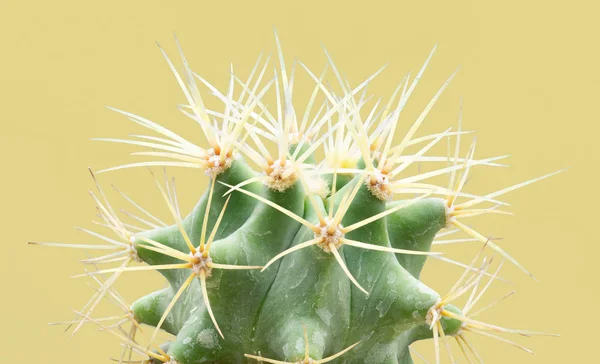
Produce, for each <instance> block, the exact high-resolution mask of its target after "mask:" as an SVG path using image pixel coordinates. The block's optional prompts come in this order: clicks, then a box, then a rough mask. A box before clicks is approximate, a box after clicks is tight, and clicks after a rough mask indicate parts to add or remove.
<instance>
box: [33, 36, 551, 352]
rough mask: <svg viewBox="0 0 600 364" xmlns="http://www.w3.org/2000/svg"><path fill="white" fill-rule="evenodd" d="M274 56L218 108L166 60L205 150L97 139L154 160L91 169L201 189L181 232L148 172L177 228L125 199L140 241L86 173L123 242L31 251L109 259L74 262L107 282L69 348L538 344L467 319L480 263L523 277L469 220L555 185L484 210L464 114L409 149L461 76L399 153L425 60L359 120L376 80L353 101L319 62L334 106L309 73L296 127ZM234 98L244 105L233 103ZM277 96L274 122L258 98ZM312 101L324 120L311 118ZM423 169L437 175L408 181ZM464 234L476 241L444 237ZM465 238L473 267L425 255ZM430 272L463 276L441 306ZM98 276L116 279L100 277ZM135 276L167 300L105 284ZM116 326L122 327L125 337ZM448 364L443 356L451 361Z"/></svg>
mask: <svg viewBox="0 0 600 364" xmlns="http://www.w3.org/2000/svg"><path fill="white" fill-rule="evenodd" d="M178 46H179V44H178ZM277 47H278V54H279V60H280V63H279V70H277V71H276V73H275V75H274V77H273V79H272V80H270V81H268V82H263V79H264V78H265V73H266V70H267V65H268V62H269V60H268V59H267V60H266V61H265V62H264V65H263V66H262V67H259V66H260V64H261V62H262V59H261V58H259V60H258V61H257V63H256V65H255V67H254V69H253V70H252V72H251V74H250V76H249V77H248V78H247V80H246V81H242V80H240V79H239V78H237V77H236V76H234V75H233V73H232V76H231V82H230V84H229V87H228V90H227V91H226V92H224V93H221V92H220V91H219V90H217V89H216V88H215V87H213V86H212V85H211V84H210V83H208V82H207V81H206V80H204V79H203V78H202V77H200V76H198V75H197V74H195V73H193V72H192V71H191V69H190V67H189V65H188V63H187V61H186V59H185V58H184V56H183V53H181V57H182V62H183V66H184V67H183V69H184V72H183V73H181V74H180V73H178V71H177V70H176V67H175V66H174V64H173V63H172V62H171V61H170V59H169V58H168V57H167V56H166V54H165V53H164V52H163V54H164V55H165V58H166V60H167V62H168V64H169V66H170V68H171V69H172V71H173V72H174V74H175V76H176V79H177V81H178V83H179V85H180V86H181V88H182V90H183V92H184V95H185V97H186V100H187V104H186V105H185V106H182V107H181V111H182V112H183V113H184V114H186V115H187V116H189V117H190V118H191V119H193V120H194V121H196V122H197V123H198V124H199V126H200V127H201V129H202V131H203V133H204V135H205V137H206V141H207V148H202V147H199V146H197V145H194V144H193V143H191V142H189V141H188V140H186V139H184V138H183V137H181V136H179V135H177V134H175V133H173V132H172V131H170V130H168V129H166V128H165V127H163V126H160V125H159V124H156V123H154V122H152V121H150V120H147V119H144V118H142V117H139V116H136V115H134V114H130V113H127V112H123V111H119V110H117V111H118V112H120V113H122V114H124V115H125V116H126V117H127V118H129V119H130V120H131V121H133V122H135V123H137V124H139V125H141V126H143V127H145V128H148V129H150V130H152V131H153V132H155V134H154V135H136V136H134V137H133V138H132V139H102V140H104V141H109V142H117V143H125V144H131V145H135V146H138V147H144V148H148V149H149V150H148V151H143V152H137V153H134V154H137V155H142V156H150V157H158V158H160V160H153V161H142V162H138V163H134V164H127V165H122V166H117V167H112V168H109V169H106V170H104V171H100V172H106V171H109V170H116V169H126V168H133V167H140V166H147V167H154V166H163V167H173V166H180V167H192V168H199V169H202V170H204V173H205V174H206V175H207V177H208V179H209V187H208V188H207V190H206V192H205V193H204V195H203V196H202V197H201V199H200V201H199V202H198V203H197V204H196V206H195V207H194V209H193V210H192V211H191V212H190V213H189V214H187V216H186V217H182V214H181V212H180V209H179V205H178V203H177V194H176V189H175V185H174V182H170V181H169V179H168V178H167V177H166V171H165V183H164V184H163V183H161V182H158V178H157V177H156V176H154V175H152V176H153V178H154V180H155V182H156V184H157V186H158V190H159V192H160V194H161V195H162V197H163V198H164V200H165V202H166V205H167V207H168V209H169V211H170V213H171V215H172V217H173V224H172V225H167V224H165V223H164V222H162V221H161V220H159V219H158V218H156V217H155V216H154V215H152V214H150V213H149V212H148V211H146V210H144V209H143V208H142V207H141V206H140V205H138V204H137V203H136V202H134V201H133V200H132V199H130V198H129V197H128V196H127V195H125V194H124V193H122V192H121V191H119V190H117V192H118V193H119V194H120V195H122V196H123V197H124V198H125V199H127V200H128V201H129V202H130V203H131V204H132V205H133V206H134V207H136V208H137V209H138V210H139V211H140V213H141V215H140V216H135V215H132V214H129V216H130V217H133V219H134V220H135V221H136V222H137V225H140V224H141V225H143V227H138V226H137V225H135V224H131V223H125V222H123V221H122V219H121V218H120V217H119V215H117V214H116V212H115V209H113V207H112V205H111V204H110V202H109V200H108V198H107V195H106V194H105V193H104V191H103V190H102V189H101V187H100V184H99V183H98V182H97V181H96V177H95V176H94V173H92V176H93V178H94V182H95V184H96V186H97V189H98V194H97V195H96V194H94V193H92V197H93V199H94V202H95V204H96V207H97V210H98V213H99V216H100V217H101V218H102V221H101V222H100V224H101V225H104V227H106V228H107V229H108V230H109V231H111V233H114V234H115V237H114V238H113V237H108V236H104V235H102V234H99V233H96V232H93V231H90V230H86V229H81V230H83V231H84V232H87V233H89V234H91V235H93V236H94V237H96V238H99V239H101V240H103V243H102V244H99V245H85V244H83V245H82V244H73V245H71V244H59V243H35V244H38V245H48V246H59V247H72V248H83V249H89V250H107V251H108V253H107V254H105V255H100V256H98V257H96V258H90V259H88V260H86V261H84V263H86V264H89V265H92V266H99V265H102V267H101V268H97V269H95V270H91V271H87V270H86V272H85V274H82V275H81V276H83V277H88V278H91V279H93V280H94V281H95V282H96V284H98V287H97V289H96V291H95V293H94V295H93V296H92V298H91V299H90V301H89V302H88V304H87V305H86V306H85V307H84V308H83V309H82V310H79V311H77V318H76V320H74V321H71V322H69V324H70V325H71V326H72V327H73V334H74V333H76V332H77V331H78V330H79V328H80V327H81V326H82V325H84V324H86V323H95V324H96V325H98V326H100V327H101V328H103V329H104V330H103V331H106V332H109V333H111V334H112V335H114V336H115V337H117V338H118V339H119V340H120V341H121V342H122V344H123V345H124V348H125V349H124V351H123V353H122V355H121V357H120V359H119V362H120V363H128V362H132V360H133V359H132V357H133V356H134V355H143V356H145V358H144V359H142V361H143V362H146V363H170V364H174V363H179V364H197V363H243V362H255V361H262V362H267V363H306V364H307V363H325V362H331V363H369V364H383V363H386V364H388V363H402V364H406V363H412V362H413V361H412V357H411V355H412V353H413V352H414V351H413V350H412V349H410V345H411V344H412V343H414V342H415V341H419V340H432V341H433V342H434V348H435V357H436V361H437V362H438V363H439V362H440V360H441V350H442V348H444V347H446V348H449V346H448V342H447V340H448V338H455V339H456V342H457V343H458V345H459V348H460V349H461V351H462V353H463V354H464V355H465V356H467V359H468V361H469V362H475V361H481V357H480V356H479V354H478V353H477V352H476V351H475V349H474V348H473V347H472V345H471V344H470V343H469V342H468V339H467V337H466V335H467V334H471V333H474V334H481V335H484V336H489V337H492V338H497V339H499V340H502V341H505V342H509V343H512V342H510V341H508V339H505V338H503V337H498V336H496V334H494V332H496V333H498V332H500V333H509V334H520V335H525V336H528V335H532V334H539V333H534V332H529V331H520V330H513V329H507V328H501V327H499V326H495V325H491V324H487V323H484V322H480V321H477V320H476V319H474V318H473V316H474V315H473V314H471V311H472V309H473V306H474V305H475V304H476V303H478V302H479V300H480V298H481V297H482V295H483V294H484V293H485V292H486V290H487V289H488V287H489V286H490V284H492V283H493V282H495V281H496V280H498V279H499V277H498V273H499V270H500V267H501V266H502V264H500V265H498V268H497V269H495V271H494V272H493V273H490V272H489V270H490V267H491V266H492V260H493V259H492V258H493V257H484V252H485V251H490V250H491V251H492V252H493V253H494V254H495V255H496V256H498V257H499V258H501V259H502V260H503V261H504V260H508V261H509V262H510V263H513V264H514V265H516V266H517V267H518V268H520V269H522V270H523V271H525V272H526V273H528V274H530V273H529V272H528V271H526V270H525V268H523V266H521V265H520V264H519V263H518V262H517V261H516V260H515V259H513V258H512V257H511V256H510V255H508V254H507V253H506V252H505V251H504V250H502V249H501V248H500V247H499V246H498V245H496V244H495V243H494V242H493V239H491V238H489V237H486V236H485V235H483V234H480V233H479V232H477V231H475V230H474V229H472V228H471V227H469V226H467V225H465V224H464V222H463V220H464V219H466V218H468V217H471V216H476V215H482V214H502V213H506V212H504V211H502V210H500V209H498V207H501V206H504V205H506V204H505V203H504V202H502V201H498V200H496V198H497V197H499V196H501V195H503V194H504V193H506V192H509V191H511V190H514V189H516V188H520V187H522V186H525V185H527V184H529V183H532V182H535V181H538V180H540V179H543V178H546V177H549V176H551V175H553V174H556V173H558V172H554V173H551V174H548V175H546V176H542V177H539V178H536V179H533V180H530V181H527V182H524V183H520V184H517V185H515V186H512V187H509V188H506V189H503V190H500V191H497V192H492V193H490V194H488V195H485V196H476V195H472V194H468V193H466V192H464V191H463V187H464V186H465V182H466V180H467V176H468V174H469V171H470V169H471V168H473V167H474V166H477V165H483V166H500V164H498V163H497V161H498V160H500V159H502V158H504V157H503V156H501V157H492V158H485V159H479V160H478V159H475V157H474V153H475V141H473V143H472V144H471V147H470V149H469V151H468V153H467V155H466V157H464V158H460V157H459V154H460V142H461V138H462V137H463V136H464V135H465V134H467V132H465V131H463V130H461V126H460V125H461V123H460V117H459V127H458V130H457V131H451V129H448V130H446V131H444V132H440V133H438V134H432V135H426V136H423V137H416V133H417V131H418V128H419V126H420V125H421V124H422V122H423V121H424V119H425V118H426V116H427V114H428V112H429V111H430V110H431V108H432V107H433V105H434V104H435V102H436V100H437V99H438V98H439V97H440V95H441V94H442V92H443V91H444V89H445V88H446V87H447V86H448V84H449V82H450V80H451V79H452V77H453V76H454V75H452V77H450V79H448V81H446V82H445V83H444V84H443V86H442V87H441V88H440V89H439V91H438V92H437V94H436V95H435V96H434V97H433V99H432V100H431V101H430V102H429V104H428V105H427V106H426V108H425V109H424V111H423V112H422V113H421V114H420V116H419V117H418V118H417V120H416V121H414V123H413V124H412V126H411V127H410V129H409V131H408V132H407V133H406V134H405V135H404V136H403V137H402V138H401V139H400V142H399V143H394V140H395V139H396V137H397V135H396V134H398V133H397V132H396V128H397V125H398V120H399V117H400V114H401V112H402V110H403V109H404V107H405V105H406V102H407V100H408V99H409V97H410V95H411V93H412V92H413V90H414V88H415V86H416V85H417V83H418V82H419V80H420V78H421V76H422V74H423V72H424V70H425V68H426V67H427V64H428V63H429V61H430V59H431V56H432V55H433V52H432V53H431V54H430V55H429V57H428V58H427V60H426V62H425V64H424V65H423V67H422V68H421V69H420V71H419V73H418V74H417V76H416V77H415V78H414V79H413V80H410V77H409V76H407V77H405V78H404V80H402V82H401V83H400V85H399V86H398V88H397V89H396V90H395V92H394V94H393V96H392V97H391V98H390V101H389V102H388V103H387V104H386V105H382V106H381V107H380V102H376V103H375V104H374V105H372V108H371V109H370V110H369V111H368V112H363V109H364V108H365V105H367V104H368V103H369V98H368V97H367V95H366V86H367V85H368V84H369V82H370V81H371V80H372V79H373V78H374V77H375V76H376V75H377V74H378V73H379V71H378V72H377V73H376V74H375V75H374V76H371V77H369V78H368V79H367V80H365V81H364V82H363V83H361V84H360V85H359V86H357V87H356V88H350V87H349V85H348V83H347V82H346V81H345V80H343V79H342V78H341V76H340V73H339V72H338V70H337V69H336V67H335V65H334V64H333V61H332V60H331V58H330V57H329V55H328V54H327V57H328V60H329V65H328V66H329V67H331V69H332V70H333V71H334V74H335V77H336V78H337V80H338V81H339V84H340V90H339V91H338V92H335V91H333V89H332V88H331V87H329V86H325V84H324V82H323V80H324V75H325V74H326V73H325V72H326V70H327V68H326V70H324V71H323V73H322V75H320V76H316V75H315V74H313V73H312V72H311V71H310V70H309V69H308V68H307V67H306V66H304V65H303V64H301V65H302V67H303V68H304V69H305V70H306V71H307V73H308V75H309V76H310V77H311V78H312V79H313V80H314V81H315V88H314V91H313V92H312V94H311V98H310V100H309V104H308V105H307V107H306V111H305V112H304V113H303V114H302V116H300V115H297V114H296V111H295V109H294V106H293V102H292V90H293V85H294V78H295V77H296V76H295V67H294V68H293V69H292V71H291V73H289V74H288V72H287V70H286V66H285V63H284V60H283V55H282V51H281V46H280V45H279V41H278V40H277ZM161 51H162V50H161ZM294 66H295V65H294ZM196 81H200V82H201V83H202V84H204V85H205V86H206V87H207V88H208V89H209V91H210V92H211V93H212V94H213V95H215V96H216V97H218V98H219V99H220V100H221V101H222V102H223V103H224V104H225V110H224V111H223V112H217V111H214V110H210V109H208V108H207V107H206V106H205V103H204V101H203V99H202V97H201V93H200V91H199V87H198V86H197V83H196ZM236 85H238V87H239V88H241V92H240V94H239V95H238V97H237V98H234V97H233V95H234V89H236V87H235V86H236ZM272 86H274V88H275V97H276V101H275V105H276V110H275V111H271V110H270V109H269V108H268V107H267V106H266V105H265V103H266V101H263V99H264V98H265V97H266V95H267V94H268V92H269V91H270V90H271V89H272V88H273V87H272ZM318 102H321V103H322V105H323V106H322V107H321V108H320V109H319V110H318V111H316V112H314V111H313V106H314V105H315V104H317V103H318ZM451 138H453V139H454V144H455V148H454V151H453V152H452V153H450V154H451V155H449V156H440V157H436V156H426V155H425V154H426V153H427V152H428V151H429V150H430V149H432V148H433V147H434V146H436V145H437V144H438V143H439V142H440V141H442V140H446V139H448V140H450V139H451ZM269 143H273V146H274V147H275V149H273V148H272V147H271V146H270V145H269ZM415 148H416V151H412V150H414V149H415ZM323 152H324V157H323V156H322V155H323ZM318 160H321V161H320V162H317V161H318ZM250 162H251V163H253V164H255V165H256V166H257V167H258V169H259V172H257V171H256V170H255V169H254V168H252V167H250V165H249V163H250ZM417 163H420V164H429V165H435V163H442V164H443V163H446V164H445V165H443V166H442V167H436V168H433V169H430V170H427V171H424V172H423V171H418V172H415V173H411V172H410V171H412V169H410V168H411V167H414V165H415V164H417ZM443 175H447V176H448V177H449V182H448V185H447V186H445V187H440V186H436V185H434V184H430V183H426V182H423V181H424V180H426V179H429V178H432V177H436V176H443ZM415 196H416V197H415ZM459 201H462V202H459ZM480 206H484V207H480ZM490 206H491V207H490ZM447 229H449V230H447ZM457 230H460V231H463V232H464V233H466V234H467V235H468V237H467V238H464V239H451V240H440V238H441V237H443V236H445V235H448V234H451V233H453V232H455V231H457ZM444 231H445V232H444ZM461 241H479V242H480V243H481V244H482V249H481V250H480V252H479V254H478V255H477V256H476V257H475V258H474V259H473V260H472V262H471V263H470V264H465V263H460V262H456V261H453V260H451V259H449V258H446V257H444V256H443V255H441V254H440V252H432V251H431V248H432V246H433V245H435V244H440V245H441V244H447V243H455V242H461ZM428 257H431V258H435V259H441V260H443V261H445V262H447V263H450V264H455V265H459V266H462V267H463V268H465V272H464V274H463V275H462V276H461V277H460V278H459V279H458V281H457V282H456V284H455V285H454V287H452V288H451V289H450V290H449V293H447V294H446V295H443V296H442V295H440V294H438V293H437V292H435V291H434V290H432V289H431V288H429V287H428V286H427V285H426V284H425V283H423V282H421V281H420V273H421V270H422V268H423V266H424V264H425V263H426V259H427V258H428ZM107 263H112V264H114V263H117V264H118V265H117V266H116V267H113V268H105V264H107ZM138 263H139V264H138ZM143 270H156V271H158V272H160V273H161V274H162V275H163V276H164V278H165V279H166V280H167V282H168V284H169V286H168V287H167V288H165V289H162V290H160V291H157V292H153V293H150V294H148V295H147V296H144V297H141V298H138V299H137V300H135V302H134V303H133V304H131V305H129V304H128V303H127V301H126V300H125V299H124V298H123V297H122V296H121V295H120V294H119V293H118V292H117V291H116V290H115V289H114V287H113V284H114V283H115V281H116V280H117V279H119V278H120V277H121V276H123V275H127V274H130V273H129V272H131V271H143ZM131 274H135V273H131ZM103 276H105V277H108V278H106V279H104V278H101V277H103ZM461 296H465V297H467V296H468V300H467V303H466V304H465V305H464V306H463V308H462V309H460V308H458V307H456V306H454V305H452V303H453V302H455V300H457V299H458V298H459V297H461ZM103 300H111V301H113V302H116V303H117V304H118V306H119V307H120V308H121V309H122V310H123V311H124V315H123V316H117V317H116V320H117V321H116V322H115V323H112V324H111V323H110V320H112V319H115V318H95V317H93V313H94V311H95V309H96V308H97V307H98V306H99V304H100V303H101V302H102V301H103ZM107 322H108V323H107ZM126 324H130V325H131V326H130V327H129V328H128V329H127V328H125V327H124V326H125V325H126ZM142 325H147V326H151V327H154V328H155V329H153V330H151V332H152V334H151V336H150V338H149V339H148V340H147V341H148V342H147V343H146V344H144V343H141V342H140V341H139V338H137V339H136V335H137V333H138V332H139V331H140V329H142ZM159 331H165V332H167V333H168V334H171V335H172V339H171V340H169V341H168V342H166V343H160V342H157V339H158V336H157V334H158V333H159ZM514 345H517V344H514ZM519 347H520V346H519ZM523 349H524V348H523ZM525 350H527V349H525ZM448 355H450V356H452V352H451V351H450V350H448ZM138 362H139V361H138Z"/></svg>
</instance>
